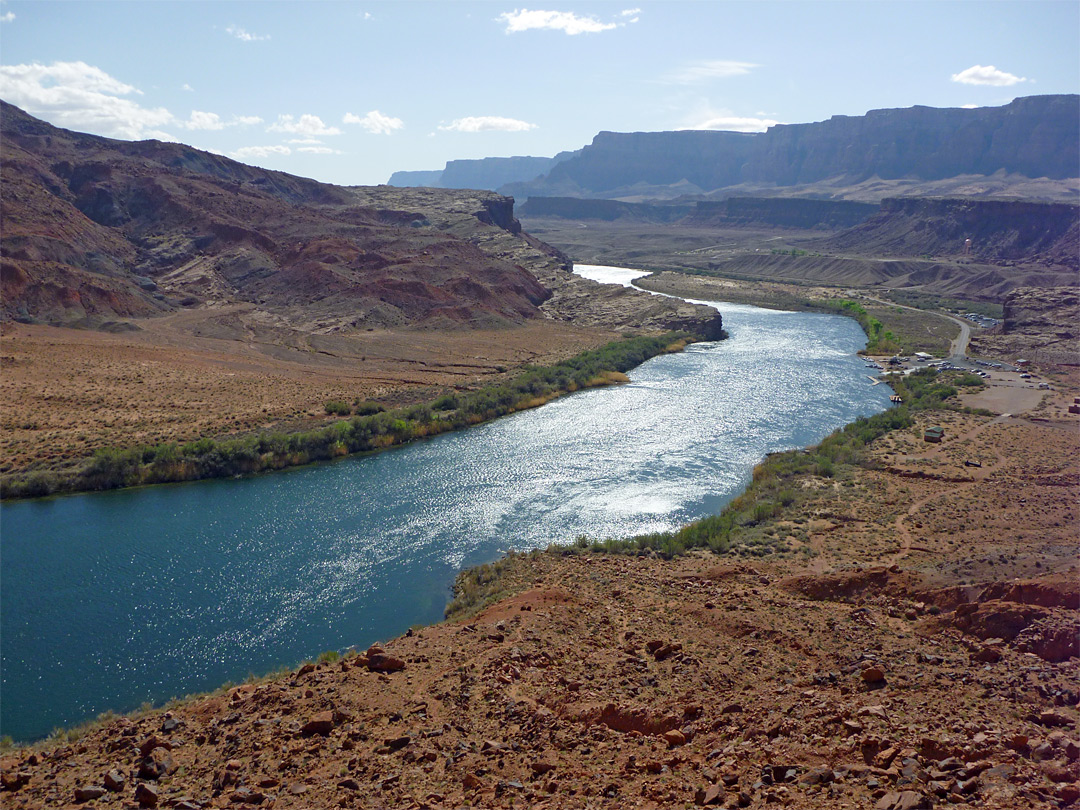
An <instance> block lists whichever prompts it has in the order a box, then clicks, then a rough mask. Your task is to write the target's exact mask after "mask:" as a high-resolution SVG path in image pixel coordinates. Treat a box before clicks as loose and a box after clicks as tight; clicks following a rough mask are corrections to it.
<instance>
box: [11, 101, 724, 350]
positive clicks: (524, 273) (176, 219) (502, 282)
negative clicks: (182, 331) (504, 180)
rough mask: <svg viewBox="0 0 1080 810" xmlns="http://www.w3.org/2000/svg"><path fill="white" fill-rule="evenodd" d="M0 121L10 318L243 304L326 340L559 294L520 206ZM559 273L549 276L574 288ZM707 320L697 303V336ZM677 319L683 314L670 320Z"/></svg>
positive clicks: (476, 322)
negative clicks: (488, 245) (517, 214)
mask: <svg viewBox="0 0 1080 810" xmlns="http://www.w3.org/2000/svg"><path fill="white" fill-rule="evenodd" d="M0 113H2V116H0V125H2V135H3V150H4V151H3V167H2V171H3V183H4V206H3V212H2V213H3V221H2V225H3V236H2V240H0V247H2V259H3V262H2V275H0V280H2V285H3V296H2V310H0V312H2V317H4V318H6V319H7V318H14V319H19V320H22V321H26V322H35V321H36V322H44V323H51V324H69V325H80V326H92V327H98V326H102V325H115V323H116V322H117V321H118V320H120V319H126V318H138V317H144V316H149V315H155V314H161V313H164V312H170V311H175V310H177V309H180V308H185V307H188V308H192V307H194V308H222V307H233V306H238V305H239V306H244V307H246V310H245V313H246V314H245V316H244V318H245V321H246V323H247V327H246V328H248V329H249V331H250V330H257V329H265V328H282V327H283V328H290V329H297V330H300V331H302V332H306V333H320V334H330V333H337V332H349V331H356V330H365V329H366V330H370V329H375V328H402V327H409V328H424V329H438V328H462V327H466V328H493V327H504V326H509V325H514V324H520V323H522V322H524V321H526V320H529V319H535V318H542V317H545V314H544V313H543V312H542V311H541V310H540V309H539V307H540V305H541V304H542V303H543V302H544V301H546V300H548V299H549V298H550V297H551V296H552V290H551V289H549V288H547V287H545V286H544V285H543V283H541V282H539V281H538V280H537V278H536V276H535V275H534V274H533V273H531V272H530V270H531V269H533V268H532V263H533V262H534V261H536V262H539V263H540V264H546V263H547V262H549V261H551V260H552V256H553V251H551V250H550V249H548V248H546V247H545V246H543V245H541V244H540V243H538V242H536V240H531V239H529V238H527V237H526V236H525V235H523V234H522V233H521V229H520V225H519V224H518V222H517V220H516V219H515V218H514V214H513V201H512V200H508V199H506V198H502V197H499V196H498V195H495V194H491V193H483V192H480V193H468V192H465V193H460V192H452V191H445V192H441V193H438V194H434V195H432V194H429V195H427V196H425V197H424V200H423V201H424V204H425V208H424V210H423V211H420V210H418V209H416V208H410V207H408V206H409V205H410V204H411V203H412V201H413V198H407V197H403V196H402V195H401V193H400V191H399V190H397V189H392V188H388V187H378V188H374V189H369V190H367V191H363V192H361V191H360V190H356V189H354V190H349V189H345V188H342V187H337V186H332V185H327V184H323V183H316V182H315V181H312V180H306V179H303V178H298V177H292V176H290V175H285V174H281V173H278V172H269V171H264V170H261V169H256V168H253V167H250V166H245V165H243V164H240V163H236V162H234V161H231V160H228V159H226V158H222V157H219V156H216V155H210V154H207V153H205V152H200V151H198V150H195V149H191V148H190V147H186V146H183V145H180V144H163V143H158V142H156V141H147V142H138V143H128V142H123V141H113V140H109V139H106V138H99V137H94V136H89V135H82V134H79V133H74V132H69V131H66V130H61V129H57V128H55V127H52V126H50V125H48V124H46V123H44V122H42V121H38V120H36V119H34V118H32V117H31V116H28V115H26V114H25V113H23V112H22V111H21V110H18V109H17V108H15V107H12V106H11V105H7V104H5V105H4V106H3V108H2V110H0ZM432 218H434V219H437V220H439V225H437V226H436V225H432ZM474 226H475V227H474ZM455 231H457V232H455ZM485 231H493V232H495V231H497V232H498V233H499V234H501V235H503V236H505V237H506V239H505V240H503V241H502V242H501V244H503V245H504V249H502V250H501V251H500V252H499V253H498V255H496V252H493V251H490V250H489V251H485V250H484V249H483V248H482V245H483V243H484V242H485V237H483V236H482V234H483V233H484V232H485ZM477 234H481V235H480V236H477ZM466 235H467V236H469V238H465V236H466ZM507 245H509V248H507V247H506V246H507ZM563 263H564V262H563ZM568 276H569V274H567V273H563V274H561V275H555V276H550V275H549V281H550V282H551V283H553V284H557V283H559V282H560V281H565V282H566V283H569V284H572V285H573V284H576V283H577V282H575V281H573V279H570V278H569V277H568ZM636 302H640V303H643V304H645V305H646V307H647V309H648V310H649V312H648V313H647V314H646V316H645V321H646V322H638V321H636V320H635V318H636V315H635V308H636V306H637V303H636ZM622 304H623V306H622V307H621V314H620V316H619V319H618V320H619V324H618V325H619V326H620V327H622V328H626V329H630V328H634V327H635V326H637V327H641V326H644V328H666V327H664V326H662V325H661V324H660V321H662V320H663V317H662V316H661V317H660V318H659V319H658V318H657V317H656V312H655V310H656V309H657V307H656V304H655V302H653V301H651V300H649V299H648V298H646V297H640V296H635V295H629V296H623V297H622ZM661 309H663V307H661ZM668 309H669V310H671V311H675V307H674V305H668ZM558 315H559V317H568V318H573V317H574V316H573V313H570V312H567V311H563V310H559V311H558ZM712 317H713V316H712V314H710V312H709V311H705V310H701V311H700V312H699V313H698V319H699V320H701V321H702V322H703V323H705V328H704V329H705V332H706V333H708V332H709V330H713V331H716V330H715V329H713V327H712V326H710V325H709V324H710V323H711V320H712ZM607 320H608V321H610V320H611V319H610V318H608V319H607ZM586 322H590V321H588V319H586ZM605 323H606V321H605ZM685 325H687V320H686V318H684V317H683V315H682V314H681V313H679V314H677V316H676V317H675V318H674V319H673V320H672V326H678V327H682V326H685ZM233 331H235V330H233Z"/></svg>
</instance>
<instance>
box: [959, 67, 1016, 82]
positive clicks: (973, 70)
mask: <svg viewBox="0 0 1080 810" xmlns="http://www.w3.org/2000/svg"><path fill="white" fill-rule="evenodd" d="M952 80H953V81H954V82H959V83H960V84H986V85H990V86H991V87H1009V86H1011V85H1014V84H1019V83H1020V82H1026V81H1028V80H1027V79H1025V78H1023V77H1021V76H1014V75H1013V74H1011V73H1006V72H1005V71H1004V70H998V69H997V68H996V67H994V66H993V65H972V66H971V67H969V68H968V69H967V70H961V71H960V72H959V73H954V74H953V75H952Z"/></svg>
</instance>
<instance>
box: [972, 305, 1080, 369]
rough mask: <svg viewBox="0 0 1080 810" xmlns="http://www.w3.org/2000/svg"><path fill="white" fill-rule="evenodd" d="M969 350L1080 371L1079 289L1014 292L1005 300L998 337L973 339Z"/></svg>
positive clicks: (993, 335) (980, 336)
mask: <svg viewBox="0 0 1080 810" xmlns="http://www.w3.org/2000/svg"><path fill="white" fill-rule="evenodd" d="M972 349H973V351H976V352H981V353H984V354H993V355H996V356H1001V357H1010V358H1012V359H1014V360H1015V359H1018V358H1024V359H1026V360H1030V361H1032V362H1034V363H1035V364H1036V366H1038V367H1040V368H1043V369H1047V368H1052V367H1054V366H1060V367H1065V368H1067V369H1072V370H1073V373H1075V370H1076V369H1077V368H1078V367H1080V289H1078V288H1077V287H1075V286H1073V287H1053V288H1050V289H1043V288H1038V287H1018V288H1016V289H1015V290H1013V291H1012V292H1010V293H1009V294H1008V295H1007V296H1006V297H1005V302H1004V314H1003V318H1002V323H1001V329H1000V333H997V330H995V332H992V333H990V334H982V335H976V336H974V337H973V339H972Z"/></svg>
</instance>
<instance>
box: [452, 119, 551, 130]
mask: <svg viewBox="0 0 1080 810" xmlns="http://www.w3.org/2000/svg"><path fill="white" fill-rule="evenodd" d="M439 129H441V130H443V131H444V132H527V131H529V130H530V129H536V124H530V123H528V122H527V121H519V120H518V119H516V118H502V117H501V116H498V115H480V116H469V117H467V118H458V119H456V120H454V121H451V122H450V124H449V125H448V126H445V127H443V126H440V127H439Z"/></svg>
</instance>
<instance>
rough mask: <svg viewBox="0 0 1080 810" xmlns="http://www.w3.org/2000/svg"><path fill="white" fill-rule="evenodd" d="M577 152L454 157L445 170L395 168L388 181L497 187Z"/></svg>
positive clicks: (550, 166)
mask: <svg viewBox="0 0 1080 810" xmlns="http://www.w3.org/2000/svg"><path fill="white" fill-rule="evenodd" d="M577 154H578V153H577V152H560V153H559V154H557V155H556V156H555V157H531V156H516V157H490V158H480V159H479V160H450V161H447V163H446V167H445V168H443V169H441V170H435V171H415V172H394V173H393V174H392V175H390V179H389V180H388V181H387V185H391V186H397V187H399V188H417V187H427V188H476V189H490V190H492V191H494V190H495V189H497V188H499V187H500V186H504V185H506V184H507V183H516V182H525V181H529V180H534V179H536V178H537V177H539V176H540V175H542V174H545V173H547V172H549V171H551V170H552V169H553V168H554V167H555V166H557V165H558V164H559V163H562V162H563V161H564V160H569V159H570V158H571V157H573V156H575V155H577Z"/></svg>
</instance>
